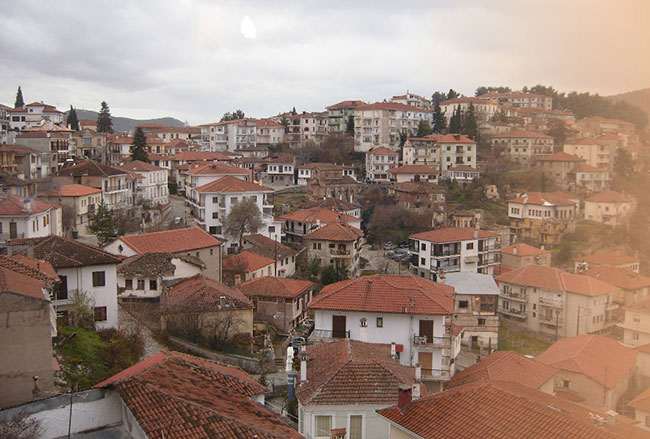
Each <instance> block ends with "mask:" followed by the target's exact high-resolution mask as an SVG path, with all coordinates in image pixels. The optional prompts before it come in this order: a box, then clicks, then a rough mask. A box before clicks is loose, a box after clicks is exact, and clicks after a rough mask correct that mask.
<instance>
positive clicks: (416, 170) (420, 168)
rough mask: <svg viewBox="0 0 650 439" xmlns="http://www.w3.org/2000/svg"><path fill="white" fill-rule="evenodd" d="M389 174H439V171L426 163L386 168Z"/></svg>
mask: <svg viewBox="0 0 650 439" xmlns="http://www.w3.org/2000/svg"><path fill="white" fill-rule="evenodd" d="M388 172H389V173H391V174H439V173H440V171H439V170H437V169H434V168H432V167H431V166H427V165H404V166H399V167H397V168H392V169H389V170H388Z"/></svg>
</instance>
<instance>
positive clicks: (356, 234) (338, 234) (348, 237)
mask: <svg viewBox="0 0 650 439" xmlns="http://www.w3.org/2000/svg"><path fill="white" fill-rule="evenodd" d="M362 236H363V232H362V231H361V230H359V229H357V228H356V227H352V226H351V225H349V224H341V223H330V224H327V225H326V226H324V227H321V228H319V229H316V230H314V231H313V232H311V233H310V234H308V235H306V236H305V239H306V240H316V241H341V242H350V241H356V240H357V239H359V238H361V237H362Z"/></svg>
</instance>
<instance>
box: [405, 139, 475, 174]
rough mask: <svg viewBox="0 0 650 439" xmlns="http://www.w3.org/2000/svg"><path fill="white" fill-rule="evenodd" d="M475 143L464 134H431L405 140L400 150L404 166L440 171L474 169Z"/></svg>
mask: <svg viewBox="0 0 650 439" xmlns="http://www.w3.org/2000/svg"><path fill="white" fill-rule="evenodd" d="M476 151H477V147H476V142H475V141H474V140H472V139H470V138H469V137H467V136H465V135H464V134H431V135H428V136H425V137H411V138H409V139H407V141H406V142H405V144H404V148H403V150H402V159H403V162H404V164H405V165H414V164H418V165H419V164H423V165H428V166H434V167H436V169H438V170H440V171H444V170H445V169H449V168H451V167H454V166H459V165H465V166H470V167H472V168H475V167H476Z"/></svg>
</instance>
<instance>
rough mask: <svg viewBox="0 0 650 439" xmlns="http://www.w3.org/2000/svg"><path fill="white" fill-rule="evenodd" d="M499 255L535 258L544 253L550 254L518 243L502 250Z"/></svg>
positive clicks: (548, 251)
mask: <svg viewBox="0 0 650 439" xmlns="http://www.w3.org/2000/svg"><path fill="white" fill-rule="evenodd" d="M501 253H505V254H507V255H514V256H537V255H543V254H545V253H551V251H550V250H542V249H541V248H537V247H533V246H532V245H528V244H524V243H520V244H513V245H511V246H508V247H504V248H502V249H501Z"/></svg>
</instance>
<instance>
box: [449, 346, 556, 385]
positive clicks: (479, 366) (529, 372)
mask: <svg viewBox="0 0 650 439" xmlns="http://www.w3.org/2000/svg"><path fill="white" fill-rule="evenodd" d="M556 372H557V369H556V368H554V367H552V366H549V365H547V364H544V363H542V362H541V361H537V360H535V359H533V358H528V357H526V356H524V355H521V354H520V353H518V352H512V351H497V352H494V353H492V354H490V355H488V356H487V357H485V358H483V359H482V360H481V361H479V362H478V363H476V364H473V365H471V366H470V367H468V368H467V369H465V370H462V371H460V372H456V373H455V374H454V376H453V377H452V378H451V381H450V382H449V384H447V386H446V388H447V389H451V388H454V387H458V386H463V385H465V384H469V383H474V382H476V381H483V380H494V381H511V382H514V383H518V384H521V385H524V386H527V387H530V388H533V389H539V388H540V387H541V386H542V384H544V383H546V382H547V381H548V380H550V379H552V378H553V376H555V373H556Z"/></svg>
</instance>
